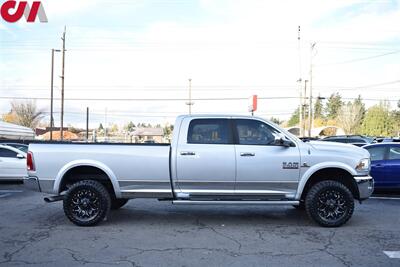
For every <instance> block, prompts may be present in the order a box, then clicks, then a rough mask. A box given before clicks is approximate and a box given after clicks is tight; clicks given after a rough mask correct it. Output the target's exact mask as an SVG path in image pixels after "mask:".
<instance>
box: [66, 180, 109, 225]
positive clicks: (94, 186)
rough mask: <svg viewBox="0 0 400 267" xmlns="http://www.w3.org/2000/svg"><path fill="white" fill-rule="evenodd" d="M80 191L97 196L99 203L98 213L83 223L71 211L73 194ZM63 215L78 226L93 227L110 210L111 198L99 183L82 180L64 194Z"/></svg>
mask: <svg viewBox="0 0 400 267" xmlns="http://www.w3.org/2000/svg"><path fill="white" fill-rule="evenodd" d="M82 189H86V190H90V191H92V192H93V193H95V194H96V195H97V197H98V198H99V201H100V211H99V213H98V214H97V215H96V216H95V217H94V218H93V219H91V220H89V221H84V220H80V219H79V218H77V217H76V216H75V215H74V214H73V213H72V210H71V207H70V206H71V201H72V197H73V196H74V194H75V193H76V192H78V191H80V190H82ZM63 207H64V213H65V215H66V216H67V218H68V219H69V220H70V221H71V222H73V223H74V224H76V225H79V226H93V225H96V224H98V223H99V222H101V221H103V220H104V219H105V218H106V216H107V215H108V213H109V211H110V208H111V197H110V194H109V192H108V191H107V189H106V188H105V187H104V185H102V184H101V183H99V182H97V181H93V180H83V181H79V182H77V183H75V184H73V185H72V186H71V187H70V188H69V190H68V191H67V193H66V194H65V197H64V201H63Z"/></svg>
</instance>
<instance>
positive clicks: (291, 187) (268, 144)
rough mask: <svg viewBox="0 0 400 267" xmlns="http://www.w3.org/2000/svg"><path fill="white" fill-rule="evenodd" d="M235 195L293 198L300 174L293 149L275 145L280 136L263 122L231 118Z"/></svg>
mask: <svg viewBox="0 0 400 267" xmlns="http://www.w3.org/2000/svg"><path fill="white" fill-rule="evenodd" d="M234 133H235V139H236V140H235V141H236V186H235V193H236V194H243V195H262V196H267V197H271V196H276V197H278V198H279V197H281V198H282V197H292V196H294V194H295V192H296V190H297V185H298V181H299V175H300V166H299V164H300V152H299V148H298V147H297V146H293V147H285V146H281V145H276V144H275V139H276V137H280V136H281V135H282V134H281V133H280V132H279V131H278V130H276V129H275V128H273V127H272V126H270V125H268V124H266V123H265V122H263V121H260V120H255V119H235V120H234Z"/></svg>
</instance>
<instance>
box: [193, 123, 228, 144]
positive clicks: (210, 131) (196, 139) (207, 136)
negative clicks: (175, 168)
mask: <svg viewBox="0 0 400 267" xmlns="http://www.w3.org/2000/svg"><path fill="white" fill-rule="evenodd" d="M187 141H188V143H189V144H231V143H232V137H231V131H230V127H229V121H228V120H227V119H195V120H192V121H191V122H190V125H189V132H188V139H187Z"/></svg>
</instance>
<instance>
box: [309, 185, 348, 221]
mask: <svg viewBox="0 0 400 267" xmlns="http://www.w3.org/2000/svg"><path fill="white" fill-rule="evenodd" d="M305 207H306V211H307V214H308V216H309V217H310V218H311V219H312V220H313V221H315V222H316V223H318V224H319V225H321V226H324V227H339V226H341V225H343V224H345V223H346V222H347V221H348V220H349V219H350V218H351V216H352V215H353V211H354V197H353V194H352V193H351V192H350V190H349V189H348V188H347V187H346V186H345V185H344V184H342V183H340V182H337V181H332V180H327V181H322V182H319V183H316V184H315V185H313V186H312V187H311V189H310V190H309V191H308V193H307V196H306V199H305Z"/></svg>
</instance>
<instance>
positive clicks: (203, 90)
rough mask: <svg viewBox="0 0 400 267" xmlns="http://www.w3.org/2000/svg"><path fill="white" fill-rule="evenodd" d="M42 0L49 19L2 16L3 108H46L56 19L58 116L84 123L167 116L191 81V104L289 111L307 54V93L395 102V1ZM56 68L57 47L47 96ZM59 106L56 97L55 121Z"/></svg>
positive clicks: (399, 42) (199, 108) (264, 113)
mask: <svg viewBox="0 0 400 267" xmlns="http://www.w3.org/2000/svg"><path fill="white" fill-rule="evenodd" d="M3 2H4V0H1V1H0V3H3ZM29 2H31V1H29ZM42 3H43V6H44V9H45V11H46V14H47V17H48V23H39V22H38V21H37V22H36V23H29V24H28V23H27V22H26V21H25V20H24V18H22V19H21V20H20V21H19V22H18V23H16V24H9V23H6V22H5V21H3V20H2V21H1V23H0V114H3V113H5V112H7V111H9V109H10V101H11V100H12V98H13V97H20V98H21V97H22V98H23V97H31V98H39V99H38V100H36V103H37V105H38V107H39V108H41V109H44V110H45V111H46V112H49V110H50V108H49V107H50V100H48V99H46V98H48V97H49V96H50V63H51V48H56V49H60V48H61V45H62V42H61V39H60V37H61V35H62V32H63V28H64V25H66V26H67V34H66V49H67V52H66V61H65V66H66V67H65V97H66V101H65V112H66V115H65V119H64V121H65V125H67V124H73V125H77V126H83V125H84V124H85V112H86V107H89V108H90V110H91V125H90V126H91V127H97V126H98V124H99V123H100V122H103V124H104V120H105V114H106V113H107V122H108V123H113V122H115V123H118V124H124V123H126V122H128V121H130V120H132V121H133V122H135V123H137V122H151V123H156V122H160V123H164V122H173V119H174V117H175V116H176V115H178V114H185V113H187V112H188V107H187V105H185V102H187V100H185V99H187V98H188V84H189V82H188V79H189V78H191V79H192V88H193V94H192V95H193V98H194V99H195V100H194V102H195V104H194V106H193V113H234V114H246V113H248V112H247V103H248V101H247V100H246V99H247V98H248V97H250V96H251V95H252V94H257V95H258V96H259V98H261V99H260V100H259V110H258V111H257V112H256V115H259V116H261V117H265V118H270V117H271V116H274V117H279V118H281V119H287V118H288V117H290V114H291V113H292V112H293V110H294V109H295V108H296V107H297V106H298V103H299V99H297V97H298V96H299V84H298V82H297V80H298V79H299V78H301V79H303V81H304V80H310V75H309V71H310V58H312V63H313V77H312V81H313V89H314V90H313V93H314V95H318V94H319V95H321V96H322V97H328V96H329V95H330V94H331V93H334V92H339V93H340V94H341V95H342V96H343V97H344V98H345V99H346V100H351V99H352V98H355V97H357V96H358V95H359V94H361V95H362V97H363V98H364V99H366V101H365V102H366V104H367V106H370V105H373V104H376V103H378V102H379V100H383V99H387V100H390V101H392V102H391V104H392V107H393V108H394V107H395V106H396V105H395V104H396V102H397V100H399V99H400V28H399V25H400V1H399V0H397V1H380V0H376V1H351V0H343V1H340V0H335V1H320V0H319V1H317V0H316V1H282V0H280V1H249V0H246V1H232V0H225V1H212V0H198V1H189V0H187V1H185V0H170V1H168V0H165V1H161V0H133V1H130V0H99V1H94V0H85V1H71V0H68V1H67V0H48V1H42ZM299 25H300V26H301V35H300V36H301V41H300V45H299V42H298V40H297V37H298V26H299ZM312 43H315V46H314V50H313V53H310V51H311V49H310V47H311V44H312ZM60 74H61V54H60V53H56V60H55V96H56V97H59V96H60V88H61V80H60V78H59V76H60ZM222 98H226V99H227V100H220V99H222ZM87 99H94V100H91V101H89V100H87ZM102 99H108V101H103V100H102ZM110 99H114V100H112V101H110ZM167 99H176V100H168V101H167ZM59 111H60V100H58V99H57V100H56V101H55V112H56V114H55V123H56V125H58V124H59ZM47 115H48V114H47ZM45 119H46V120H48V119H49V117H48V116H47V117H46V118H45Z"/></svg>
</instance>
